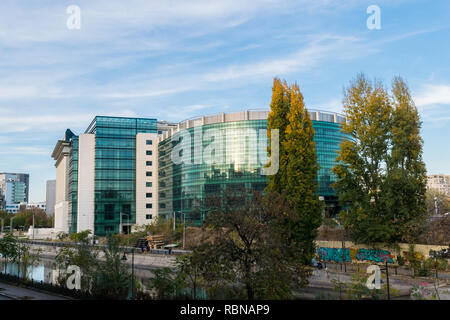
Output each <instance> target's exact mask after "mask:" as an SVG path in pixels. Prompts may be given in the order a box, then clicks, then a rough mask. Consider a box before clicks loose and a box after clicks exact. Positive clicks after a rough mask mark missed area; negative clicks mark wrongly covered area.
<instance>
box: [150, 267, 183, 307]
mask: <svg viewBox="0 0 450 320" xmlns="http://www.w3.org/2000/svg"><path fill="white" fill-rule="evenodd" d="M154 274H155V276H154V277H153V278H151V279H150V285H151V287H152V288H153V289H154V290H155V291H156V292H157V297H158V299H159V300H164V299H170V298H175V297H176V296H177V291H178V289H179V286H178V282H177V280H178V279H177V277H176V274H175V273H174V272H173V270H171V269H170V268H168V267H165V268H160V269H156V270H155V271H154Z"/></svg>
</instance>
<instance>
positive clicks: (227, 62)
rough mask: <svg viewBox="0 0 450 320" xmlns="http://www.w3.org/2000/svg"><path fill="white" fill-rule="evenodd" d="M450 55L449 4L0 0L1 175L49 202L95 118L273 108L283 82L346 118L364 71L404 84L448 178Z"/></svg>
mask: <svg viewBox="0 0 450 320" xmlns="http://www.w3.org/2000/svg"><path fill="white" fill-rule="evenodd" d="M71 5H76V6H78V7H79V8H80V28H79V29H76V28H75V29H73V28H72V29H69V28H68V19H69V22H73V21H74V20H72V14H73V11H69V13H68V12H67V10H68V7H69V6H71ZM371 5H377V6H378V7H379V8H380V21H381V28H380V29H369V28H368V26H367V19H369V18H370V16H371V15H372V12H369V13H367V8H368V7H369V6H371ZM69 25H70V26H73V25H71V24H70V23H69ZM449 52H450V1H448V0H433V1H427V0H408V1H401V0H398V1H395V0H370V1H365V0H346V1H341V0H295V1H294V0H276V1H275V0H260V1H258V0H248V1H247V0H216V1H211V0H197V1H186V0H180V1H173V0H171V1H164V0H157V1H153V0H127V1H121V0H70V1H65V0H59V1H54V0H34V1H25V0H1V2H0V172H25V173H29V174H30V201H45V182H46V180H49V179H55V176H56V172H55V167H54V160H53V159H52V158H51V153H52V151H53V148H54V146H55V144H56V142H57V140H58V139H61V138H62V137H63V134H64V132H65V130H66V129H67V128H70V129H72V131H74V132H75V133H77V134H79V133H83V132H84V130H85V129H86V128H87V126H88V125H89V124H90V122H91V121H92V119H93V117H94V116H95V115H113V116H132V117H134V116H136V117H149V118H157V119H159V120H169V121H174V122H175V121H182V120H185V119H187V118H193V117H196V116H200V115H210V114H215V113H219V112H233V111H242V110H246V109H255V108H269V105H270V98H271V87H272V82H273V78H274V77H280V78H282V79H286V80H287V81H288V82H290V83H293V82H297V83H298V84H299V86H300V89H301V91H302V93H303V95H304V99H305V104H306V107H307V108H310V109H321V110H328V111H335V112H341V111H342V105H341V101H342V98H343V91H344V88H345V87H347V86H348V85H349V83H350V81H352V80H353V79H354V78H355V77H356V75H357V74H358V73H361V72H363V73H365V74H366V76H368V77H369V78H371V79H378V80H381V81H383V82H384V83H385V85H386V86H387V87H389V86H390V84H391V81H392V79H393V77H394V76H397V75H400V76H402V77H403V78H404V79H405V80H406V81H407V83H408V84H409V87H410V89H411V91H412V93H413V97H414V101H415V103H416V105H417V107H418V109H419V112H420V115H421V118H422V121H423V124H422V137H423V139H424V160H425V163H426V166H427V170H428V173H429V174H434V173H446V174H450V161H449V159H450V148H449V141H450V54H449Z"/></svg>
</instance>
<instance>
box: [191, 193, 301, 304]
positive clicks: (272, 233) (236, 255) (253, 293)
mask: <svg viewBox="0 0 450 320" xmlns="http://www.w3.org/2000/svg"><path fill="white" fill-rule="evenodd" d="M279 197H281V196H280V195H278V194H277V193H274V194H271V195H270V196H266V197H263V196H262V195H261V194H260V193H257V192H252V193H247V192H246V191H244V190H242V191H239V190H234V191H228V192H226V193H224V194H223V195H222V196H220V197H212V198H210V199H209V205H208V208H210V211H209V213H208V216H207V219H206V221H205V225H204V230H205V231H204V232H209V236H208V240H206V241H202V243H201V244H200V245H199V246H198V247H196V248H194V256H196V257H197V259H199V261H201V263H199V265H200V266H205V269H201V276H202V278H203V279H204V281H205V283H209V282H213V283H215V284H216V287H215V288H214V289H217V287H218V286H221V287H222V288H221V289H222V290H223V289H225V290H228V291H233V290H234V292H235V294H237V296H238V297H241V296H240V290H239V288H240V286H242V287H243V288H244V290H245V295H244V297H245V298H246V299H249V300H252V299H286V298H292V290H293V289H295V288H298V287H301V286H304V285H305V284H306V282H307V281H306V279H307V276H308V275H309V271H308V269H307V268H305V267H304V265H303V264H301V263H299V261H298V259H295V260H294V259H289V258H288V257H286V256H285V255H284V252H285V251H284V250H283V249H284V245H285V242H284V238H283V237H284V234H283V233H281V232H279V229H278V227H279V220H277V218H278V217H279V216H280V215H281V214H280V208H281V207H276V206H275V204H276V205H278V204H280V203H281V202H282V201H281V200H280V199H279ZM284 203H285V204H286V203H287V202H286V201H285V202H284ZM282 208H283V210H282V211H283V212H287V211H289V208H287V207H286V205H285V206H283V207H282ZM277 209H278V211H277ZM210 267H211V269H210ZM211 270H213V272H212V271H211ZM234 297H236V295H235V296H234Z"/></svg>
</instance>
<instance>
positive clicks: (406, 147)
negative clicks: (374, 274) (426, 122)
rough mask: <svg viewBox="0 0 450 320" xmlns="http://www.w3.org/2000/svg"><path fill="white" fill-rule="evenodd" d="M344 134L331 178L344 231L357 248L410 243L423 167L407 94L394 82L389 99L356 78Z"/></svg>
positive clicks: (421, 201)
mask: <svg viewBox="0 0 450 320" xmlns="http://www.w3.org/2000/svg"><path fill="white" fill-rule="evenodd" d="M343 105H344V113H345V116H346V118H347V121H346V123H345V124H344V126H343V132H344V133H346V134H347V135H348V136H349V137H350V139H349V140H345V141H343V142H342V143H341V150H340V151H339V154H338V157H337V159H336V161H337V165H336V166H335V167H334V168H333V172H334V173H335V174H336V176H337V182H336V183H335V184H334V186H335V189H336V191H337V195H338V196H339V198H340V200H341V201H342V202H343V203H344V204H346V210H344V211H343V212H341V216H342V218H343V221H344V226H345V227H346V229H347V230H348V231H349V235H350V237H351V239H352V240H353V241H355V242H357V243H365V244H374V243H388V244H393V243H398V242H401V241H405V240H408V239H409V240H411V235H414V234H415V233H416V232H417V231H418V230H419V227H420V226H421V225H422V223H423V218H424V215H425V213H426V206H425V175H426V172H425V165H424V163H423V161H422V144H423V142H422V139H421V137H420V125H421V123H420V118H419V115H418V112H417V109H416V107H415V106H414V102H413V101H412V99H411V95H410V93H409V89H408V88H407V86H406V84H405V82H404V81H403V80H402V79H401V78H395V79H394V82H393V87H392V96H389V93H388V90H387V89H385V88H384V87H383V85H382V84H381V83H380V82H376V81H375V82H373V83H372V82H371V81H369V80H367V79H366V77H365V76H364V75H359V76H358V77H357V79H356V80H355V81H354V82H353V83H351V85H350V87H349V88H347V89H346V91H345V95H344V100H343Z"/></svg>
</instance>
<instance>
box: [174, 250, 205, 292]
mask: <svg viewBox="0 0 450 320" xmlns="http://www.w3.org/2000/svg"><path fill="white" fill-rule="evenodd" d="M196 258H197V257H196V256H195V255H185V256H181V257H177V260H176V267H177V277H178V280H179V281H180V282H182V283H183V284H185V285H186V288H190V289H191V290H192V299H194V300H195V299H197V291H198V288H199V287H200V284H201V269H202V261H201V259H196Z"/></svg>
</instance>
